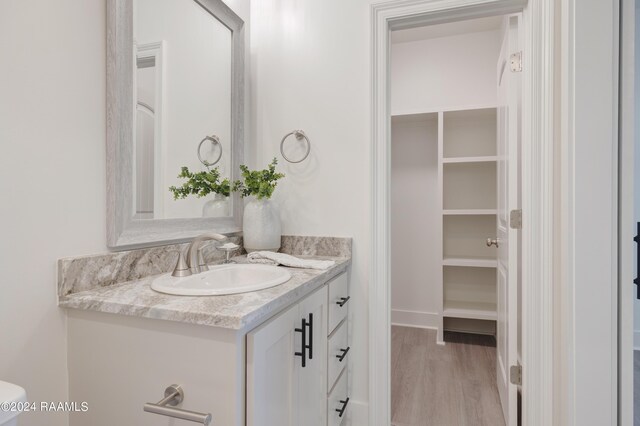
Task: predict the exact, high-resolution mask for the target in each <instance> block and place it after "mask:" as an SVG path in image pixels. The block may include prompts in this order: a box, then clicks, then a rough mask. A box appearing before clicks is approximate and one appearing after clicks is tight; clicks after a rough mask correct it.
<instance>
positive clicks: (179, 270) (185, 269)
mask: <svg viewBox="0 0 640 426" xmlns="http://www.w3.org/2000/svg"><path fill="white" fill-rule="evenodd" d="M189 275H191V269H190V268H189V265H188V264H187V261H186V260H185V259H184V255H183V254H182V251H180V252H178V262H177V263H176V266H175V268H173V273H172V274H171V276H172V277H188V276H189Z"/></svg>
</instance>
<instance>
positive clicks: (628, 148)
mask: <svg viewBox="0 0 640 426" xmlns="http://www.w3.org/2000/svg"><path fill="white" fill-rule="evenodd" d="M638 1H639V0H621V2H620V30H621V31H620V92H619V96H620V99H619V103H620V119H619V126H620V129H619V138H620V141H619V153H618V161H619V171H618V173H619V188H618V196H619V209H620V210H619V214H618V221H619V222H618V223H619V225H618V232H619V233H618V241H619V243H618V251H619V256H618V267H619V269H618V274H619V277H620V278H619V282H620V284H619V293H618V306H619V312H618V315H619V327H620V329H619V333H618V348H619V352H618V392H619V398H618V410H619V421H618V424H620V425H630V424H633V416H634V412H633V411H634V409H633V399H634V394H633V371H634V368H633V351H634V319H633V317H634V300H635V296H636V295H635V289H634V284H633V278H634V276H633V271H634V262H635V260H634V251H635V247H634V242H633V241H632V240H631V238H630V236H631V235H635V231H636V229H635V226H634V225H635V211H634V205H635V191H634V180H635V150H636V146H635V145H636V144H635V130H636V126H637V125H636V122H635V121H636V118H635V97H636V96H635V93H636V91H637V88H636V87H635V80H636V77H635V73H636V72H637V70H635V62H636V59H635V53H636V50H637V47H636V36H635V31H636V28H635V23H636V13H638V12H636V8H637V7H638V6H640V4H639V5H638V6H637V5H636V2H638Z"/></svg>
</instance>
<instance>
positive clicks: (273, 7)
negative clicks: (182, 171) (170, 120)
mask: <svg viewBox="0 0 640 426" xmlns="http://www.w3.org/2000/svg"><path fill="white" fill-rule="evenodd" d="M369 4H370V0H350V1H343V0H323V1H316V0H255V1H252V3H251V15H252V23H253V24H252V31H251V43H252V48H251V49H252V55H251V60H252V81H251V83H252V87H253V89H252V90H253V99H252V109H253V112H252V114H253V125H254V127H253V129H252V133H253V135H254V140H255V143H256V153H257V164H259V165H260V166H264V165H265V164H266V163H268V162H269V161H270V159H271V158H273V157H274V156H277V157H278V158H279V159H280V169H281V170H282V171H284V173H286V174H287V177H286V178H285V179H283V180H282V184H279V186H278V189H277V190H276V192H275V199H276V200H277V201H278V202H279V203H280V205H281V210H282V224H283V232H285V233H293V234H307V235H337V236H352V237H353V238H354V245H353V267H352V271H351V295H352V299H351V302H349V303H350V304H351V307H350V310H351V311H350V312H351V315H352V318H353V328H352V343H353V346H352V347H353V357H352V359H351V365H352V371H353V376H352V377H353V380H352V398H351V401H353V403H354V404H353V406H352V407H353V411H352V413H353V424H354V425H365V424H367V423H366V418H365V417H364V416H366V414H367V413H366V405H364V404H366V402H367V398H368V380H367V376H368V368H369V367H368V327H367V318H368V309H367V307H368V292H367V288H368V272H369V270H368V267H369V233H370V220H369V211H370V209H369V182H370V179H369V176H370V174H369V152H370V149H369V146H370V143H371V142H370V138H369V122H370V118H369V117H370V103H369V87H370V85H369V77H368V76H369V50H370V40H369V25H370V23H369V7H368V6H369ZM293 129H303V130H304V131H305V132H306V133H307V135H309V137H310V139H311V143H312V149H311V155H310V156H309V158H308V159H307V160H305V161H304V162H302V163H300V164H297V165H294V164H288V163H286V162H285V161H284V160H283V159H282V158H281V157H280V154H279V144H280V140H281V138H282V136H284V135H285V134H286V133H288V132H290V131H291V130H293ZM350 404H351V403H350Z"/></svg>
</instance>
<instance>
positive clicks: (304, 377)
mask: <svg viewBox="0 0 640 426" xmlns="http://www.w3.org/2000/svg"><path fill="white" fill-rule="evenodd" d="M327 300H328V292H327V286H324V287H322V288H321V289H320V290H317V291H316V292H315V293H313V294H311V295H310V296H308V297H306V298H305V299H304V300H302V301H301V302H300V304H299V306H300V316H301V318H304V319H306V322H307V324H308V328H307V330H308V333H307V336H306V338H307V342H308V346H309V348H308V349H307V359H306V362H305V366H304V367H302V363H301V362H300V360H299V359H296V369H297V370H298V371H299V374H298V376H299V387H300V392H299V401H298V404H299V405H298V425H304V426H326V424H327V322H328V319H327V312H328V311H327Z"/></svg>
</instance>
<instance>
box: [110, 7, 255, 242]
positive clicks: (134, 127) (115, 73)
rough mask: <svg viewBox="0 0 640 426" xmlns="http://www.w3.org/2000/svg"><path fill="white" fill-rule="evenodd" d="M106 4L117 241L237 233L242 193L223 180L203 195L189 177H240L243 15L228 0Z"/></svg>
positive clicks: (113, 238) (114, 235)
mask: <svg viewBox="0 0 640 426" xmlns="http://www.w3.org/2000/svg"><path fill="white" fill-rule="evenodd" d="M107 9H108V14H107V16H108V23H107V27H108V28H107V32H108V33H107V43H108V49H107V52H108V60H107V86H108V90H107V98H108V99H107V103H108V105H107V116H108V130H107V133H108V135H107V140H108V141H107V144H108V152H107V153H108V161H107V163H108V172H109V176H108V182H107V184H108V188H107V192H108V198H109V200H108V201H109V203H108V209H109V210H108V212H107V213H108V224H107V229H108V239H109V245H110V246H111V247H112V248H131V247H134V246H148V245H157V244H163V243H168V242H176V241H180V240H186V239H188V238H190V237H192V236H194V235H195V234H197V233H198V232H200V231H212V230H215V231H217V232H226V233H231V232H238V231H239V230H240V228H241V223H240V220H241V217H242V203H241V202H240V200H239V197H237V196H235V195H231V196H226V195H227V194H228V191H224V190H221V189H220V188H219V187H217V186H215V185H214V186H212V187H210V188H209V189H213V192H211V193H208V194H206V195H204V196H202V197H199V196H198V195H203V191H201V190H200V191H198V190H197V188H198V187H197V185H196V187H194V186H193V185H192V186H189V184H188V183H189V181H191V182H192V183H193V179H189V177H191V176H196V178H200V183H202V182H206V179H205V178H210V177H211V176H219V181H224V182H226V181H227V180H231V181H232V180H234V179H237V177H238V176H237V173H238V172H237V168H238V165H239V164H240V163H242V152H243V150H244V147H243V140H242V139H243V122H244V99H243V91H244V23H243V21H242V19H240V17H239V16H237V15H236V14H235V13H234V12H233V11H232V10H231V9H230V8H229V7H228V6H227V5H226V4H224V3H223V2H222V1H221V0H108V2H107ZM185 170H186V171H185ZM203 172H207V173H210V174H208V175H206V176H204V177H203V175H201V173H203ZM185 184H187V186H184V185H185ZM222 188H226V187H225V186H224V185H223V186H222ZM204 192H207V191H204ZM215 192H219V193H220V194H216V193H215Z"/></svg>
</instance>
